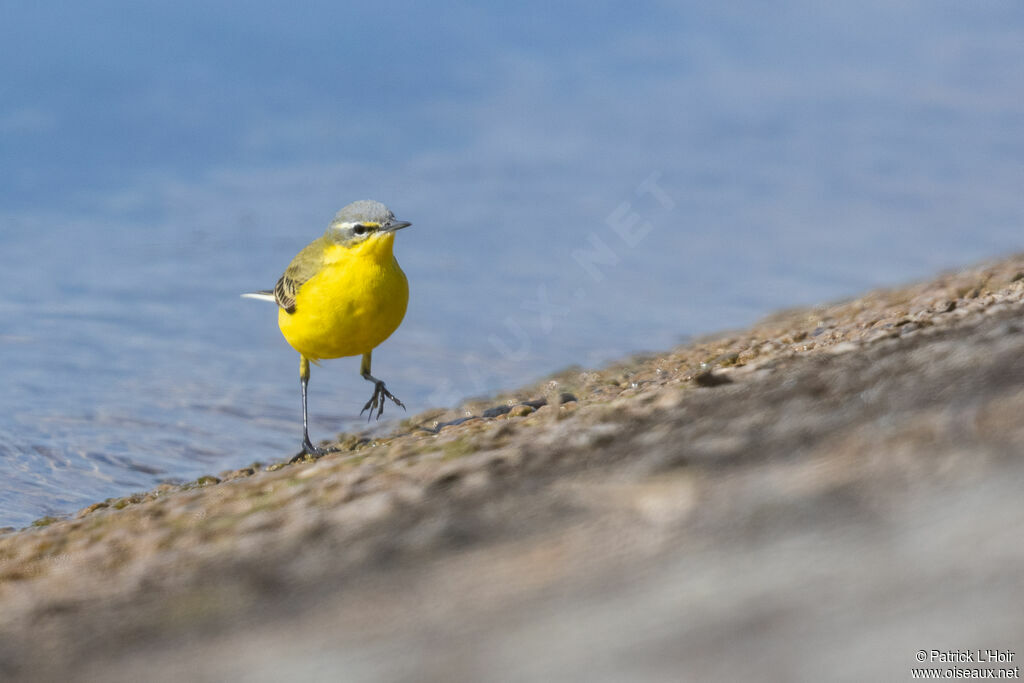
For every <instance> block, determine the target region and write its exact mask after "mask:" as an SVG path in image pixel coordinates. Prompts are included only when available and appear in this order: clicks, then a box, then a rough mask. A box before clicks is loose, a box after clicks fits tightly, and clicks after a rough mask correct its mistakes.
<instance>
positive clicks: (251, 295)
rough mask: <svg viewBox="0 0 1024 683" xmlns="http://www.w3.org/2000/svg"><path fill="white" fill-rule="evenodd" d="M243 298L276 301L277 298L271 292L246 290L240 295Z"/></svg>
mask: <svg viewBox="0 0 1024 683" xmlns="http://www.w3.org/2000/svg"><path fill="white" fill-rule="evenodd" d="M242 298H243V299H259V300H260V301H270V302H272V303H277V299H275V298H274V293H273V292H246V293H245V294H243V295H242Z"/></svg>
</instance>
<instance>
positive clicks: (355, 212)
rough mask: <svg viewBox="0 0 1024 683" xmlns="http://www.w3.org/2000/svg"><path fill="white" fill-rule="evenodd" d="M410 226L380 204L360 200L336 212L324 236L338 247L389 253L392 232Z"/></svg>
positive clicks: (393, 233)
mask: <svg viewBox="0 0 1024 683" xmlns="http://www.w3.org/2000/svg"><path fill="white" fill-rule="evenodd" d="M410 225H412V223H409V222H407V221H400V220H396V219H395V214H393V213H391V209H389V208H388V207H386V206H384V205H383V204H381V203H380V202H375V201H373V200H370V199H361V200H359V201H357V202H352V203H351V204H349V205H348V206H346V207H345V208H344V209H342V210H341V211H339V212H338V213H337V214H336V215H335V216H334V220H332V221H331V224H330V225H329V226H328V227H327V232H326V233H324V236H325V237H326V238H327V239H329V240H330V241H332V242H335V243H337V244H340V245H341V246H344V247H348V248H354V247H359V248H360V249H371V250H376V249H378V248H380V249H387V250H390V248H391V245H392V243H393V242H394V239H395V231H397V230H401V229H402V228H407V227H409V226H410Z"/></svg>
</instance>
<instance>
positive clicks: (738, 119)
mask: <svg viewBox="0 0 1024 683" xmlns="http://www.w3.org/2000/svg"><path fill="white" fill-rule="evenodd" d="M304 8H305V6H304ZM293 9H294V8H293ZM65 10H66V11H63V12H56V11H55V10H54V9H53V8H52V7H50V6H49V5H46V6H42V5H41V6H39V7H35V6H28V5H23V6H18V7H16V8H8V10H7V12H6V13H7V14H8V15H10V16H8V17H7V18H5V21H4V24H3V26H2V27H0V39H2V40H3V41H4V44H5V45H6V46H7V47H8V48H9V49H8V56H7V57H5V60H4V61H3V62H2V63H0V86H3V93H4V97H3V98H0V319H2V320H3V326H2V327H0V361H2V362H0V387H2V389H0V526H4V525H14V526H19V525H24V524H27V523H29V522H31V520H33V519H35V518H36V517H39V516H42V515H45V514H64V513H68V512H72V511H74V510H75V509H77V508H79V507H81V506H83V505H86V504H88V503H90V502H93V501H95V500H99V499H103V498H106V497H108V496H113V495H124V494H126V493H130V492H132V491H135V490H140V489H145V488H148V487H150V486H152V485H153V484H154V483H156V482H158V481H162V480H169V479H170V480H180V479H188V478H192V477H195V476H197V475H201V474H207V473H211V472H213V473H215V472H218V471H220V470H223V469H228V468H235V467H239V466H242V465H245V464H248V463H250V462H252V461H254V460H263V461H267V460H273V459H279V458H282V457H284V456H287V455H289V454H291V453H293V452H295V451H296V449H297V444H298V441H299V428H300V423H299V398H298V378H297V356H296V354H295V353H294V352H293V351H292V350H291V349H290V348H289V347H288V346H287V345H286V344H285V342H284V341H283V339H282V338H281V337H280V335H279V333H278V332H277V329H276V323H275V314H274V310H273V306H270V305H268V304H264V303H261V302H254V301H248V300H242V299H239V298H238V294H239V293H240V292H243V291H248V290H252V289H257V288H265V287H269V286H272V285H273V283H274V281H275V280H276V278H277V277H278V276H279V274H280V272H281V270H282V269H283V268H284V266H285V265H286V264H287V263H288V261H289V260H290V259H291V257H292V256H293V255H294V254H295V252H297V251H298V250H299V249H300V248H301V247H302V246H303V245H304V244H305V243H306V242H308V241H309V240H310V239H312V238H314V237H316V236H317V235H318V234H319V233H320V232H321V231H322V230H323V228H324V226H325V225H326V223H327V222H328V220H329V219H330V217H331V215H332V214H333V213H334V212H335V211H336V210H337V209H338V208H340V207H341V206H342V205H343V204H345V203H347V202H348V201H351V200H353V199H358V198H374V199H379V200H381V201H384V202H386V203H388V204H389V205H390V206H391V208H392V209H394V211H395V212H396V214H397V215H398V216H399V217H400V218H403V219H407V220H411V221H413V223H414V226H413V227H412V228H411V229H409V230H405V231H403V232H402V233H401V234H400V235H399V239H398V241H397V246H396V251H397V254H398V257H399V260H400V261H401V263H402V264H403V267H404V268H405V269H406V271H407V273H408V275H409V279H410V282H411V285H412V298H411V301H410V308H409V313H408V315H407V318H406V321H405V323H404V324H403V326H402V327H401V328H400V330H399V331H398V332H397V333H396V334H395V335H394V336H393V338H392V339H390V340H388V341H387V342H386V343H385V344H384V345H383V346H382V347H381V348H380V349H379V350H378V351H377V352H376V353H375V356H374V374H376V375H378V376H380V377H382V378H384V379H385V380H387V381H388V384H389V387H391V388H392V389H393V390H394V391H395V392H396V393H397V394H398V395H399V396H400V397H401V398H402V399H403V400H405V401H406V403H407V405H408V406H409V410H410V412H416V411H419V410H422V409H425V408H427V407H432V406H436V405H452V404H454V403H456V402H457V401H458V400H459V399H461V398H464V397H466V396H469V395H474V394H479V393H482V392H485V391H490V390H493V389H496V388H500V387H507V386H512V385H515V384H517V383H520V382H523V381H527V380H531V379H535V378H537V377H539V376H542V375H543V374H545V373H548V372H551V371H554V370H557V369H559V368H561V367H564V366H566V365H569V364H572V363H580V364H583V365H594V364H599V363H602V362H605V361H607V360H610V359H613V358H615V357H618V356H620V355H623V354H626V353H630V352H634V351H639V350H645V349H661V348H666V347H668V346H670V345H672V344H674V343H677V342H678V341H679V340H681V339H682V338H684V337H685V336H687V335H691V334H695V333H703V332H709V331H712V330H715V329H720V328H723V327H732V326H739V325H743V324H746V323H748V322H750V321H752V320H754V319H755V318H757V317H758V316H760V315H763V314H764V313H767V312H769V311H771V310H772V309H774V308H777V307H779V306H790V305H797V304H801V303H810V302H816V301H820V300H823V299H828V298H834V297H840V296H847V295H852V294H856V293H857V292H859V291H861V290H863V289H865V288H867V287H871V286H876V285H881V284H893V283H898V282H903V281H907V280H910V279H913V278H917V277H921V276H925V275H927V274H930V273H932V272H934V271H935V270H936V269H939V268H943V267H949V266H955V265H962V264H967V263H970V262H973V261H975V260H978V259H981V258H986V257H991V256H997V255H999V254H1001V253H1006V252H1007V251H1016V250H1019V249H1020V248H1021V243H1022V239H1021V225H1022V215H1024V212H1022V204H1021V200H1020V189H1021V187H1022V186H1024V104H1022V102H1024V101H1022V100H1021V98H1020V84H1021V83H1024V43H1021V41H1020V39H1019V36H1020V30H1021V28H1022V27H1024V9H1022V8H1021V5H1019V4H1017V3H1009V2H1007V3H987V4H986V5H984V6H967V5H964V4H963V3H952V2H951V3H942V2H923V1H922V2H918V3H901V4H900V6H899V7H898V8H894V7H890V6H889V3H884V2H876V3H871V2H869V3H858V4H857V6H856V7H854V6H852V5H850V6H843V7H838V6H837V7H826V8H823V7H819V5H818V4H815V3H793V4H791V5H787V6H786V7H785V8H782V9H779V8H773V9H771V10H768V9H766V8H765V9H762V7H761V5H759V4H757V3H740V4H736V3H731V4H729V6H728V7H724V8H712V7H709V6H705V5H704V4H702V3H677V4H670V5H651V6H647V7H644V8H641V9H632V10H629V11H626V10H614V11H613V10H609V9H607V8H602V7H599V6H593V5H591V4H587V5H580V6H573V5H571V4H570V5H564V6H560V8H558V9H551V8H549V7H548V6H547V5H545V4H542V3H536V4H531V3H527V4H526V5H521V6H517V8H516V9H509V10H505V11H501V12H498V11H489V10H481V9H477V8H476V7H475V6H471V5H465V6H463V5H458V4H450V5H447V6H444V7H443V8H442V9H438V7H433V6H432V7H430V8H417V7H409V8H406V9H405V10H404V11H402V12H396V13H393V14H391V13H389V10H387V9H374V8H371V7H370V6H369V5H367V6H361V5H358V4H347V5H346V7H345V9H341V8H339V7H336V6H335V5H334V4H332V3H322V4H320V5H315V4H312V5H309V6H308V9H303V11H306V12H308V13H307V14H303V13H302V12H300V11H298V10H295V11H292V10H289V11H288V12H283V11H282V10H279V9H277V8H276V7H275V6H274V5H271V4H270V3H266V4H263V3H253V5H252V7H251V9H250V11H248V12H247V14H246V16H244V17H243V16H235V15H234V14H232V13H230V12H227V11H226V10H219V9H216V8H213V9H211V8H208V7H207V6H206V5H199V4H194V6H192V4H191V3H184V4H183V5H181V6H180V7H179V8H177V9H175V10H169V9H159V10H158V9H152V8H150V9H147V8H142V7H141V6H136V5H134V4H130V3H117V2H110V3H106V4H101V5H98V6H92V5H90V7H89V8H88V9H86V8H84V6H83V7H78V6H68V7H67V8H65ZM342 25H344V26H347V27H350V29H352V30H350V31H348V32H346V31H342V32H339V31H338V30H337V27H338V26H342ZM569 26H571V30H567V29H566V27H569ZM355 27H362V28H364V29H365V30H366V31H367V32H369V33H370V34H371V35H372V36H374V37H379V39H375V40H353V39H352V35H354V34H357V33H358V31H355ZM357 370H358V359H343V360H337V361H330V362H327V363H325V364H324V367H323V368H314V374H313V379H312V384H311V391H312V396H311V401H312V413H313V415H312V417H313V423H312V429H313V432H314V438H319V437H326V436H328V435H331V434H333V433H335V432H336V431H338V430H344V429H352V428H358V426H359V425H360V424H361V423H360V422H359V421H358V420H357V416H356V412H357V411H358V409H359V408H360V407H361V406H362V404H363V402H364V401H365V400H366V398H367V397H368V390H369V387H368V385H366V384H365V383H364V382H363V381H362V380H361V379H360V378H359V377H358V375H357ZM386 415H390V416H392V417H393V416H395V415H396V412H395V411H393V410H389V413H386ZM400 415H401V414H400V413H399V416H400Z"/></svg>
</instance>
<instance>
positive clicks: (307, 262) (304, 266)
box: [274, 237, 327, 315]
mask: <svg viewBox="0 0 1024 683" xmlns="http://www.w3.org/2000/svg"><path fill="white" fill-rule="evenodd" d="M326 249H327V245H326V244H325V243H324V238H322V237H321V238H320V239H318V240H315V241H313V242H311V243H310V244H308V245H306V248H305V249H303V250H302V251H300V252H299V253H298V255H297V256H296V257H295V258H294V259H292V262H291V263H290V264H289V265H288V267H287V268H285V271H284V275H282V276H281V279H280V280H278V281H277V284H276V285H275V286H274V299H275V300H276V301H277V305H278V306H280V307H281V308H283V309H284V310H285V312H286V313H288V314H289V315H291V314H293V313H295V297H297V296H298V294H299V290H300V289H301V288H302V285H303V284H305V283H306V282H307V281H308V280H310V279H311V278H312V277H313V276H314V275H316V274H317V273H319V272H320V269H321V268H322V267H323V264H324V254H325V252H326Z"/></svg>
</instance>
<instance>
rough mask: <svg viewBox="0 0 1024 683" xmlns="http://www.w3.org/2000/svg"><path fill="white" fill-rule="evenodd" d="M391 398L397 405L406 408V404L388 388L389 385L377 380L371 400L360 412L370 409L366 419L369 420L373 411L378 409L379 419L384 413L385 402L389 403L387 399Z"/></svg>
mask: <svg viewBox="0 0 1024 683" xmlns="http://www.w3.org/2000/svg"><path fill="white" fill-rule="evenodd" d="M389 398H390V399H391V400H392V401H393V402H394V404H395V405H396V406H398V407H399V408H401V409H402V410H405V404H404V403H402V402H401V401H399V400H398V398H397V397H396V396H395V395H394V394H392V393H391V392H390V391H388V390H387V387H385V386H384V382H381V381H380V380H377V381H376V382H375V383H374V385H373V396H371V397H370V400H369V401H367V402H366V405H365V406H363V409H362V410H360V411H359V414H360V415H362V414H363V413H365V412H366V411H367V410H369V411H370V413H369V414H368V415H367V416H366V421H367V422H369V421H370V418H371V417H373V411H375V410H376V411H377V419H378V420H379V419H380V416H381V415H383V414H384V404H385V403H387V399H389Z"/></svg>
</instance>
